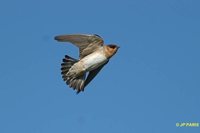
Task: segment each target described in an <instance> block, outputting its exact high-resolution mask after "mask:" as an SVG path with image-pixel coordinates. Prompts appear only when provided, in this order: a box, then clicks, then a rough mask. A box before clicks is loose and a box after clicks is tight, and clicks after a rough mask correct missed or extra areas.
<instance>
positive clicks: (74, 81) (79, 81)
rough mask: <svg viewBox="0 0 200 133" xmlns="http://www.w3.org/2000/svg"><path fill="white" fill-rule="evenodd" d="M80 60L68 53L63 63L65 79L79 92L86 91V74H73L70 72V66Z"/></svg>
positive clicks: (62, 69) (62, 70) (63, 76)
mask: <svg viewBox="0 0 200 133" xmlns="http://www.w3.org/2000/svg"><path fill="white" fill-rule="evenodd" d="M76 62H78V60H76V59H74V58H72V57H69V56H68V55H66V56H65V58H64V59H63V63H62V64H61V74H62V78H63V80H64V81H65V82H66V84H67V85H69V87H71V88H73V89H74V90H76V91H77V93H79V92H80V91H84V82H85V74H83V75H81V76H79V77H75V76H73V75H70V76H69V74H68V72H69V70H70V68H71V67H72V66H73V65H74V64H75V63H76Z"/></svg>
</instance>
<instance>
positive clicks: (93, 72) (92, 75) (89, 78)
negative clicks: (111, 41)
mask: <svg viewBox="0 0 200 133" xmlns="http://www.w3.org/2000/svg"><path fill="white" fill-rule="evenodd" d="M108 61H109V60H108ZM108 61H107V62H105V63H104V64H103V65H101V66H100V67H98V68H97V69H94V70H92V71H90V72H89V74H88V76H87V79H86V80H85V83H84V87H86V86H87V85H88V84H89V83H90V81H92V80H93V79H94V77H95V76H96V75H97V74H98V73H99V72H100V70H101V69H102V68H103V67H104V66H105V65H106V64H107V63H108Z"/></svg>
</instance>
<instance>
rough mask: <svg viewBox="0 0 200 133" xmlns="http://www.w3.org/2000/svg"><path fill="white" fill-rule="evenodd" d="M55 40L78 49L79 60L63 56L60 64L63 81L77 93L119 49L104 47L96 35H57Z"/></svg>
mask: <svg viewBox="0 0 200 133" xmlns="http://www.w3.org/2000/svg"><path fill="white" fill-rule="evenodd" d="M55 40H57V41H59V42H70V43H72V44H74V45H75V46H77V47H78V48H79V60H77V59H74V58H72V57H70V56H68V55H65V58H64V59H63V63H62V64H61V74H62V78H63V80H64V81H65V82H66V83H67V85H69V87H70V88H73V89H74V90H76V91H77V93H79V92H80V91H84V88H85V87H86V86H87V85H88V84H89V83H90V81H91V80H92V79H93V78H94V77H95V76H96V75H97V74H98V72H99V71H100V70H101V69H102V68H103V66H104V65H106V64H107V63H108V61H109V59H110V58H111V57H112V56H113V55H114V54H115V53H116V52H117V50H118V48H119V46H117V45H115V44H110V45H104V41H103V39H102V38H101V37H100V36H99V35H96V34H94V35H86V34H71V35H58V36H56V37H55Z"/></svg>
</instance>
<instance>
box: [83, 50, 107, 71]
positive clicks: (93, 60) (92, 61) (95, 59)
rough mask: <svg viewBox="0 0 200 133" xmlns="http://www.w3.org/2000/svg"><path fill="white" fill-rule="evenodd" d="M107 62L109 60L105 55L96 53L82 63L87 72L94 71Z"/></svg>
mask: <svg viewBox="0 0 200 133" xmlns="http://www.w3.org/2000/svg"><path fill="white" fill-rule="evenodd" d="M106 61H107V58H106V57H105V55H104V54H100V53H94V54H91V55H88V56H86V57H85V58H83V59H81V62H82V63H83V65H84V69H85V70H86V71H91V70H94V69H96V68H98V67H99V66H101V65H102V64H104V63H105V62H106Z"/></svg>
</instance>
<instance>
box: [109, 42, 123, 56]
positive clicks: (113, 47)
mask: <svg viewBox="0 0 200 133" xmlns="http://www.w3.org/2000/svg"><path fill="white" fill-rule="evenodd" d="M119 48H120V47H119V46H117V45H115V44H109V45H107V46H106V54H107V57H108V58H111V57H112V56H113V55H114V54H115V53H116V52H117V50H118V49H119Z"/></svg>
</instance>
